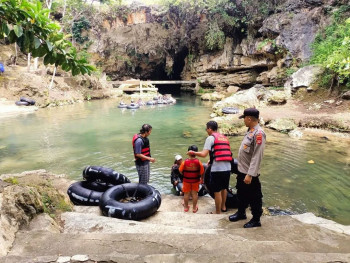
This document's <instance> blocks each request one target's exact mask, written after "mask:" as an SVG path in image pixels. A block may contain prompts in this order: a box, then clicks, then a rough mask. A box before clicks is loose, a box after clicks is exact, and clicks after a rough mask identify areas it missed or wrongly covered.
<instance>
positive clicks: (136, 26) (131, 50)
mask: <svg viewBox="0 0 350 263" xmlns="http://www.w3.org/2000/svg"><path fill="white" fill-rule="evenodd" d="M282 2H284V4H283V5H282V6H280V7H278V8H277V9H276V10H274V13H273V14H272V15H271V16H269V17H267V18H266V19H265V20H264V21H259V23H260V24H259V23H258V24H256V27H257V28H256V31H255V33H252V32H250V33H249V35H247V36H244V35H243V34H241V35H239V36H238V35H237V36H235V37H226V42H225V45H224V48H223V49H222V50H219V51H212V52H209V51H208V50H207V49H206V47H205V33H206V30H207V29H208V20H207V18H206V15H205V12H203V13H202V14H199V15H198V14H196V15H192V16H191V21H190V22H191V23H190V22H189V20H186V19H182V18H181V15H184V14H180V13H179V11H178V10H177V9H176V8H174V9H171V10H170V11H169V12H164V11H163V10H160V9H159V8H157V7H144V6H140V7H134V8H133V10H130V11H129V13H128V15H127V17H126V18H125V17H124V18H123V17H120V16H119V17H118V15H114V17H113V18H111V16H109V15H108V14H107V13H106V14H99V15H95V16H94V17H93V18H92V20H93V21H94V25H93V27H92V29H91V31H89V34H88V35H89V39H90V40H92V41H91V42H92V45H91V46H90V47H89V52H91V53H93V54H94V56H93V58H94V60H95V61H96V63H97V64H98V65H101V66H102V69H103V71H105V72H106V73H107V74H108V75H109V76H110V77H111V78H112V79H118V80H120V79H125V78H129V77H133V78H141V79H167V78H170V79H171V78H177V79H178V78H180V76H181V78H182V79H198V80H199V81H200V83H201V85H202V86H203V87H210V88H217V87H220V88H221V87H224V88H227V87H229V86H230V85H234V86H238V87H240V88H250V87H251V86H253V85H255V84H256V83H261V84H263V85H265V86H282V85H283V83H284V80H285V79H286V77H287V74H286V72H285V71H286V70H285V68H286V67H287V68H289V67H292V66H293V67H295V66H298V65H299V64H300V63H301V62H303V61H307V60H308V59H309V58H310V55H311V49H310V47H311V43H312V42H313V40H314V38H315V35H316V33H317V32H318V30H319V29H321V28H323V27H324V26H325V25H327V23H329V21H328V16H329V15H327V14H331V10H333V9H335V8H337V7H336V5H337V4H338V2H339V1H332V3H328V2H327V1H321V0H319V1H318V0H309V1H299V0H288V1H282ZM326 9H327V12H325V10H326ZM325 14H326V15H325ZM184 63H185V65H183V64H184ZM180 74H181V75H180Z"/></svg>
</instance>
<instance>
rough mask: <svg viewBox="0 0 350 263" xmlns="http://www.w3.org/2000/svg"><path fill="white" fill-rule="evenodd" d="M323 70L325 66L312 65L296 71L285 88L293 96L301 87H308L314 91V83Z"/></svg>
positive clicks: (289, 95)
mask: <svg viewBox="0 0 350 263" xmlns="http://www.w3.org/2000/svg"><path fill="white" fill-rule="evenodd" d="M323 71H324V69H323V68H321V67H319V66H315V65H311V66H306V67H303V68H301V69H299V70H298V71H297V72H294V73H293V74H292V75H291V76H290V78H289V79H288V81H287V82H286V83H285V84H284V89H285V92H286V94H287V95H288V97H291V96H292V94H294V93H295V92H296V91H297V90H298V89H300V88H306V89H307V90H308V91H312V90H313V88H312V84H313V83H314V81H315V80H316V79H317V77H318V76H319V75H320V74H322V73H323Z"/></svg>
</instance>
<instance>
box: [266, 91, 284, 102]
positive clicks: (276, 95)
mask: <svg viewBox="0 0 350 263" xmlns="http://www.w3.org/2000/svg"><path fill="white" fill-rule="evenodd" d="M286 102H287V95H286V93H285V92H284V91H279V90H270V94H269V96H268V97H267V103H268V104H273V105H276V104H285V103H286Z"/></svg>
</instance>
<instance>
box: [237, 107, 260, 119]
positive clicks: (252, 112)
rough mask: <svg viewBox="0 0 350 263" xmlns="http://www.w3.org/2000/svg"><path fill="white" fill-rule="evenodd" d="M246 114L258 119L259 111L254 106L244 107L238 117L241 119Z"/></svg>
mask: <svg viewBox="0 0 350 263" xmlns="http://www.w3.org/2000/svg"><path fill="white" fill-rule="evenodd" d="M246 116H252V117H255V118H257V119H259V111H258V110H257V109H255V108H248V109H245V110H244V112H243V115H241V116H239V118H240V119H243V118H244V117H246Z"/></svg>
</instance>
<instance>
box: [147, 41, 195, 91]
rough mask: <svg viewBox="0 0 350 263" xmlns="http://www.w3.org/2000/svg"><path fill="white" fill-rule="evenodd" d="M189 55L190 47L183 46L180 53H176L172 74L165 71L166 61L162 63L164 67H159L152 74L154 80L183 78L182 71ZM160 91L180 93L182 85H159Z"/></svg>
mask: <svg viewBox="0 0 350 263" xmlns="http://www.w3.org/2000/svg"><path fill="white" fill-rule="evenodd" d="M187 55H188V48H187V47H184V48H182V49H181V50H180V51H179V52H178V53H176V54H174V57H173V59H174V64H173V67H172V71H171V73H170V74H167V73H166V71H165V63H164V64H162V69H160V68H157V69H156V71H157V72H154V73H155V74H154V76H152V80H181V73H182V71H183V69H184V67H185V59H186V57H187ZM157 88H158V90H159V92H160V93H162V94H166V93H170V94H173V95H178V94H180V91H181V85H179V84H171V85H170V84H168V85H157Z"/></svg>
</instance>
